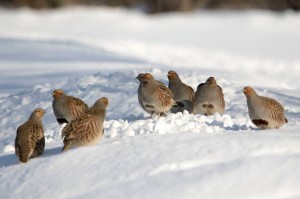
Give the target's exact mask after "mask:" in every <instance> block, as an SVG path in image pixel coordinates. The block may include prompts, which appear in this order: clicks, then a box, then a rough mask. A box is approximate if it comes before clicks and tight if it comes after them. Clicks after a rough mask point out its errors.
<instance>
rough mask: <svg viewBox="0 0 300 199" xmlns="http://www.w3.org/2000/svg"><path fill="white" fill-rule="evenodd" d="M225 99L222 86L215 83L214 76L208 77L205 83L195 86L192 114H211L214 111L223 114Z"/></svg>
mask: <svg viewBox="0 0 300 199" xmlns="http://www.w3.org/2000/svg"><path fill="white" fill-rule="evenodd" d="M224 110H225V101H224V94H223V91H222V88H221V87H220V86H219V85H217V82H216V79H215V78H214V77H209V78H208V79H207V80H206V82H205V83H201V84H199V85H198V87H197V91H196V94H195V99H194V114H202V115H213V114H214V113H215V112H219V113H220V114H223V113H224Z"/></svg>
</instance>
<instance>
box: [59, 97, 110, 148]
mask: <svg viewBox="0 0 300 199" xmlns="http://www.w3.org/2000/svg"><path fill="white" fill-rule="evenodd" d="M108 104H109V100H108V99H107V98H106V97H102V98H100V99H98V100H97V101H96V102H95V103H94V105H93V106H92V107H91V108H89V110H88V111H87V112H86V113H84V114H82V115H81V116H79V117H78V118H76V119H74V120H72V121H71V122H69V123H68V124H67V125H66V126H65V127H64V128H63V129H62V135H61V136H62V138H63V143H64V147H63V149H62V151H66V150H68V149H69V148H71V147H80V146H88V145H94V144H96V143H97V142H98V141H99V140H100V139H101V138H102V136H103V134H104V128H103V123H104V120H105V117H106V109H107V107H108Z"/></svg>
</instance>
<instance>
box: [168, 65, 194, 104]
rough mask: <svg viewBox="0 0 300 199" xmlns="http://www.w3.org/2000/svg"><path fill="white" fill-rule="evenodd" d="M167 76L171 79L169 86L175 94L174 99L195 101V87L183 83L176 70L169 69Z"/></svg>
mask: <svg viewBox="0 0 300 199" xmlns="http://www.w3.org/2000/svg"><path fill="white" fill-rule="evenodd" d="M167 76H168V79H169V85H168V87H169V89H170V90H171V91H172V93H173V95H174V100H176V101H177V100H189V101H191V102H193V101H194V96H195V91H194V89H193V88H192V87H190V86H188V85H186V84H185V83H183V82H182V81H181V79H180V78H179V76H178V74H177V73H176V72H175V71H173V70H171V71H169V72H168V75H167Z"/></svg>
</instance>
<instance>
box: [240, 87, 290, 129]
mask: <svg viewBox="0 0 300 199" xmlns="http://www.w3.org/2000/svg"><path fill="white" fill-rule="evenodd" d="M243 93H244V94H245V96H246V98H247V106H248V111H249V117H250V119H251V121H252V122H253V124H255V125H256V126H257V127H258V128H260V129H270V128H279V127H281V126H282V125H284V124H285V123H287V122H288V120H287V119H286V117H285V115H284V108H283V107H282V105H281V104H280V103H279V102H277V101H276V100H275V99H272V98H268V97H263V96H259V95H258V94H257V93H256V92H255V90H254V89H253V88H251V87H250V86H246V87H245V88H244V90H243Z"/></svg>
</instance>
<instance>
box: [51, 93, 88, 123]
mask: <svg viewBox="0 0 300 199" xmlns="http://www.w3.org/2000/svg"><path fill="white" fill-rule="evenodd" d="M52 95H53V102H52V108H53V112H54V115H55V117H56V119H57V122H58V123H59V124H62V123H68V122H70V121H72V120H74V119H76V118H77V117H79V116H80V115H82V114H83V113H85V112H86V111H87V110H88V106H87V105H86V104H85V103H84V102H83V101H82V100H80V99H78V98H76V97H73V96H68V95H66V94H65V93H64V91H63V90H61V89H56V90H54V91H53V93H52Z"/></svg>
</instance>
